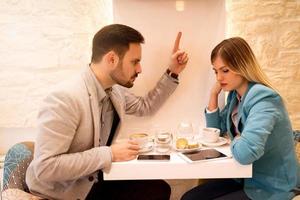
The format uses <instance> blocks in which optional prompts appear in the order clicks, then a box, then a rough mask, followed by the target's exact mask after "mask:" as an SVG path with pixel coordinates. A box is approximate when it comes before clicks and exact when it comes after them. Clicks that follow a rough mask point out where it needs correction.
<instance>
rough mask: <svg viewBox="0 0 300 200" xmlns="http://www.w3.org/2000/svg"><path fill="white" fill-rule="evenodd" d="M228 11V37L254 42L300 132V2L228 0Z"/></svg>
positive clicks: (296, 0) (255, 49)
mask: <svg viewBox="0 0 300 200" xmlns="http://www.w3.org/2000/svg"><path fill="white" fill-rule="evenodd" d="M226 10H227V37H231V36H241V37H243V38H245V39H246V40H247V41H248V42H249V43H250V45H251V47H252V48H253V50H254V52H255V54H256V56H257V58H258V60H259V61H260V64H261V65H262V67H263V69H264V71H265V72H266V74H267V75H268V76H269V78H270V79H271V81H272V83H273V84H274V86H275V87H276V88H277V89H278V90H279V92H280V93H281V95H282V96H283V97H284V98H285V100H286V106H287V109H288V111H289V115H290V118H291V120H292V124H293V128H294V129H300V95H299V94H300V1H299V0H227V1H226Z"/></svg>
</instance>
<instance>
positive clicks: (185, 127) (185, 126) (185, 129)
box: [176, 122, 196, 143]
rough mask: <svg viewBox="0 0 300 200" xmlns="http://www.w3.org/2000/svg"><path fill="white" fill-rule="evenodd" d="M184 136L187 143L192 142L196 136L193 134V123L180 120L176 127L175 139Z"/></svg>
mask: <svg viewBox="0 0 300 200" xmlns="http://www.w3.org/2000/svg"><path fill="white" fill-rule="evenodd" d="M179 138H185V139H186V140H188V143H194V142H195V140H196V138H195V135H194V129H193V124H192V123H190V122H181V123H180V124H179V125H178V127H177V135H176V139H179Z"/></svg>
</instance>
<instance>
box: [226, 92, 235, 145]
mask: <svg viewBox="0 0 300 200" xmlns="http://www.w3.org/2000/svg"><path fill="white" fill-rule="evenodd" d="M231 99H232V100H231V101H230V104H229V107H228V112H227V116H226V119H227V121H226V123H227V127H228V130H227V131H228V133H229V136H230V138H231V140H233V138H234V134H233V132H232V129H231V128H232V126H233V123H232V120H231V113H232V111H233V109H234V107H235V105H236V103H237V98H236V92H233V93H232V94H231Z"/></svg>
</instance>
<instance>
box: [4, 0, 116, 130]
mask: <svg viewBox="0 0 300 200" xmlns="http://www.w3.org/2000/svg"><path fill="white" fill-rule="evenodd" d="M111 21H112V2H111V1H109V0H53V1H45V0H43V1H36V0H16V1H0V44H1V45H0V55H1V59H0V91H1V92H0V113H1V114H0V127H32V126H35V119H36V114H37V109H38V106H39V103H40V100H41V98H42V97H44V96H45V94H46V93H47V89H49V87H51V86H52V85H54V84H56V83H57V82H58V81H62V80H64V79H65V78H68V77H70V76H72V74H74V73H77V72H78V71H79V70H80V69H81V68H82V67H83V66H85V65H86V64H87V63H88V62H89V60H90V47H91V45H90V44H89V43H90V41H91V38H92V37H93V35H94V33H95V32H96V31H97V30H98V29H99V28H100V27H102V26H103V25H105V24H107V23H109V22H111Z"/></svg>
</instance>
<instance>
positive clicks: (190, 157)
mask: <svg viewBox="0 0 300 200" xmlns="http://www.w3.org/2000/svg"><path fill="white" fill-rule="evenodd" d="M179 155H180V156H181V157H182V158H183V159H184V160H185V161H187V162H189V163H194V162H202V161H212V160H220V159H226V158H231V156H228V155H225V154H223V153H222V152H220V151H218V150H216V149H202V150H200V151H196V152H186V153H179Z"/></svg>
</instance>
